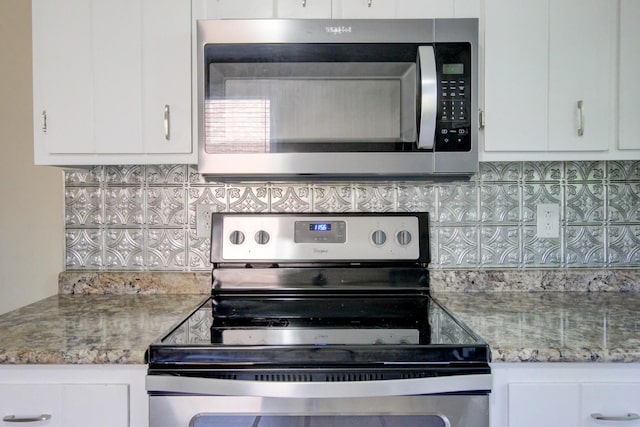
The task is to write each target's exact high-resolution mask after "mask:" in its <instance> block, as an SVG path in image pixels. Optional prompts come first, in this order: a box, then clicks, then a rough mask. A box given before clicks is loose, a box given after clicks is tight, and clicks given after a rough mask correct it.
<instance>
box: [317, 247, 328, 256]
mask: <svg viewBox="0 0 640 427" xmlns="http://www.w3.org/2000/svg"><path fill="white" fill-rule="evenodd" d="M313 253H314V254H319V255H322V254H328V253H329V249H318V248H313Z"/></svg>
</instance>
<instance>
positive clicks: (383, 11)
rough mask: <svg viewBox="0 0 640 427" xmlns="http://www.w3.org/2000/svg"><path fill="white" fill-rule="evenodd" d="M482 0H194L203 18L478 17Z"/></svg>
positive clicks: (200, 16) (199, 16)
mask: <svg viewBox="0 0 640 427" xmlns="http://www.w3.org/2000/svg"><path fill="white" fill-rule="evenodd" d="M480 5H481V0H273V1H265V0H194V8H195V9H197V10H198V12H197V13H196V14H195V15H196V16H198V18H199V19H265V18H284V19H288V18H296V19H300V18H302V19H331V18H333V19H394V18H395V19H405V18H406V19H411V18H413V19H420V18H453V17H458V18H477V17H479V16H480V13H481V6H480Z"/></svg>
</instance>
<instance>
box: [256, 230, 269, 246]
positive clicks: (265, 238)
mask: <svg viewBox="0 0 640 427" xmlns="http://www.w3.org/2000/svg"><path fill="white" fill-rule="evenodd" d="M270 238H271V237H270V236H269V233H267V232H266V231H264V230H260V231H258V232H257V233H256V235H255V239H256V243H257V244H259V245H266V244H267V243H269V239H270Z"/></svg>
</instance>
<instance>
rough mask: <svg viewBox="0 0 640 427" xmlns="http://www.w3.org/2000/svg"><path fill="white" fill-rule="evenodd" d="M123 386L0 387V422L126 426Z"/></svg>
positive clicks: (70, 426)
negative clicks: (0, 420) (0, 418)
mask: <svg viewBox="0 0 640 427" xmlns="http://www.w3.org/2000/svg"><path fill="white" fill-rule="evenodd" d="M128 400H129V387H128V385H127V384H57V385H53V384H0V414H1V415H2V421H3V422H4V423H7V422H21V423H29V422H31V423H35V422H38V421H48V422H47V424H46V425H49V426H56V427H57V426H60V427H76V426H77V427H82V426H93V427H99V426H104V427H115V426H128V425H129V405H128Z"/></svg>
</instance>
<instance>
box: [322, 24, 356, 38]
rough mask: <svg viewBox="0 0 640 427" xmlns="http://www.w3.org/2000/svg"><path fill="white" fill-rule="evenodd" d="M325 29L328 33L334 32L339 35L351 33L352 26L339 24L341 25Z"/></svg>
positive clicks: (333, 33)
mask: <svg viewBox="0 0 640 427" xmlns="http://www.w3.org/2000/svg"><path fill="white" fill-rule="evenodd" d="M324 30H325V31H326V32H327V33H328V34H332V35H334V36H338V35H340V34H345V33H350V32H351V27H345V26H339V27H324Z"/></svg>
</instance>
